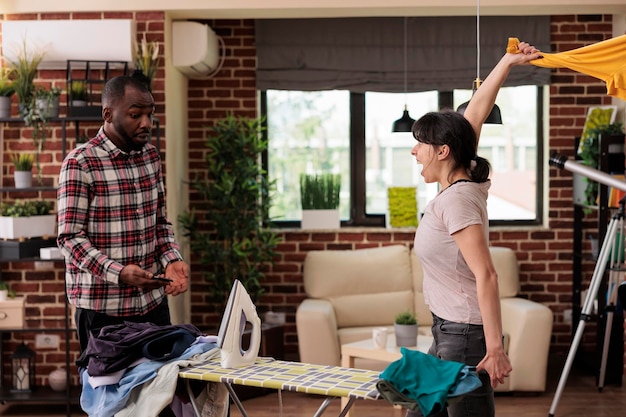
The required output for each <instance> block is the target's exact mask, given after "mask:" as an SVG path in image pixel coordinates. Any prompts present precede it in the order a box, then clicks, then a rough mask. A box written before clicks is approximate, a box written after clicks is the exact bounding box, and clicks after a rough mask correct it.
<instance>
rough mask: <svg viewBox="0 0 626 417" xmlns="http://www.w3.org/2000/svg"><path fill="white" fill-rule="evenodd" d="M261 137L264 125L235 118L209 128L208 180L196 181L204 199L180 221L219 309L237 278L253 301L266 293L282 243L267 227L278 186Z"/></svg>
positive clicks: (206, 166)
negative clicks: (264, 157) (265, 158)
mask: <svg viewBox="0 0 626 417" xmlns="http://www.w3.org/2000/svg"><path fill="white" fill-rule="evenodd" d="M261 132H262V124H261V120H259V119H252V118H246V117H236V116H234V115H232V114H229V115H227V116H226V117H225V118H224V119H221V120H219V121H218V122H217V123H216V124H215V125H214V126H213V127H211V128H210V129H209V133H208V135H207V139H206V142H205V146H206V152H205V156H204V171H205V175H206V176H204V177H199V176H198V177H197V178H196V179H194V180H193V181H192V182H191V187H192V188H193V189H195V190H196V191H197V193H198V194H199V196H198V197H197V198H194V201H195V202H196V203H195V204H194V205H193V206H192V207H191V210H190V211H189V212H186V213H183V214H181V215H180V216H179V218H178V220H179V222H180V224H181V227H182V228H183V230H184V232H185V236H187V237H188V238H189V245H190V248H191V253H193V254H194V256H195V257H196V260H195V261H196V262H197V263H199V264H201V265H202V269H203V275H204V277H205V278H206V280H207V281H208V282H209V283H210V286H209V288H210V291H211V293H210V298H211V300H212V301H214V302H216V303H217V304H218V305H219V306H220V307H221V306H223V303H225V302H226V300H227V299H228V295H229V293H230V290H231V288H232V285H233V280H234V279H238V280H240V281H241V283H242V284H243V285H244V286H245V288H246V290H247V291H248V293H249V294H250V296H251V297H252V299H253V300H257V299H258V298H259V297H260V296H261V294H263V291H264V290H263V286H262V283H261V281H262V279H263V277H264V276H265V271H266V269H267V265H271V263H272V261H273V259H274V256H275V248H276V245H277V244H278V243H279V239H278V236H277V234H276V233H275V232H273V231H272V230H271V229H270V227H269V225H268V222H269V208H270V203H271V194H272V193H273V191H274V184H273V183H271V182H269V180H268V179H267V176H266V172H265V170H264V169H263V167H262V166H261V164H260V157H261V154H262V153H263V152H264V151H265V149H266V148H267V140H266V139H264V138H263V137H262V135H261Z"/></svg>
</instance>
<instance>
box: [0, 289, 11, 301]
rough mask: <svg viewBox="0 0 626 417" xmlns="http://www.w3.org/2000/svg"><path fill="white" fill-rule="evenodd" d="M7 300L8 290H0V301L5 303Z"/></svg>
mask: <svg viewBox="0 0 626 417" xmlns="http://www.w3.org/2000/svg"><path fill="white" fill-rule="evenodd" d="M8 299H9V290H0V301H6V300H8Z"/></svg>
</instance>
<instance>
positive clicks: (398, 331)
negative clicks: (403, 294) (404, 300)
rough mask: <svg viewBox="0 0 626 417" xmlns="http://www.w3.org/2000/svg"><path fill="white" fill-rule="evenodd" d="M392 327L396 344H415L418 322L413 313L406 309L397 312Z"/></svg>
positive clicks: (408, 345)
mask: <svg viewBox="0 0 626 417" xmlns="http://www.w3.org/2000/svg"><path fill="white" fill-rule="evenodd" d="M393 328H394V332H395V335H396V345H397V346H406V347H411V346H417V329H418V323H417V318H416V317H415V314H413V313H412V312H410V311H408V310H407V311H403V312H401V313H398V314H397V315H396V318H395V322H394V325H393Z"/></svg>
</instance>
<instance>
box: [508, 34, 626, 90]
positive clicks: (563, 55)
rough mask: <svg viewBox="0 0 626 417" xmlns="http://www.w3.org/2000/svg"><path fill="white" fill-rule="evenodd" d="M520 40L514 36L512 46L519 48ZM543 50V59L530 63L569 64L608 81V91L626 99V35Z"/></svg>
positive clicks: (580, 70) (548, 66) (578, 70)
mask: <svg viewBox="0 0 626 417" xmlns="http://www.w3.org/2000/svg"><path fill="white" fill-rule="evenodd" d="M515 41H516V42H517V43H515ZM518 43H519V40H517V39H515V38H510V39H509V48H510V47H511V46H515V50H516V51H517V47H516V46H517V44H518ZM509 48H507V50H509ZM518 52H519V51H518ZM541 54H542V56H543V59H536V60H534V61H530V63H531V64H533V65H536V66H538V67H544V68H569V69H572V70H574V71H577V72H580V73H583V74H587V75H591V76H592V77H595V78H598V79H600V80H602V81H604V82H605V83H606V92H607V94H608V95H610V96H614V97H619V98H621V99H622V100H626V35H622V36H618V37H615V38H611V39H607V40H605V41H601V42H597V43H594V44H592V45H587V46H583V47H582V48H577V49H572V50H571V51H566V52H559V53H555V54H549V53H543V52H542V53H541Z"/></svg>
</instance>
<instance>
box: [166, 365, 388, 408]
mask: <svg viewBox="0 0 626 417" xmlns="http://www.w3.org/2000/svg"><path fill="white" fill-rule="evenodd" d="M379 373H380V372H376V371H369V370H365V369H355V368H342V367H339V366H329V365H313V364H308V363H302V362H289V361H280V360H275V359H272V358H264V357H259V358H257V360H256V362H255V364H254V365H250V366H245V367H242V368H234V369H226V368H222V367H221V366H220V362H219V360H217V359H216V360H211V361H209V362H207V363H205V364H204V365H201V366H197V367H193V368H186V369H183V370H181V371H180V372H179V374H178V376H179V377H180V378H186V379H196V380H202V381H211V382H227V383H231V384H236V385H247V386H251V387H262V388H271V389H277V390H284V391H295V392H302V393H307V394H319V395H325V396H330V397H350V398H355V399H370V400H376V399H379V398H380V394H379V392H378V390H377V389H376V382H377V381H378V379H379Z"/></svg>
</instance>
